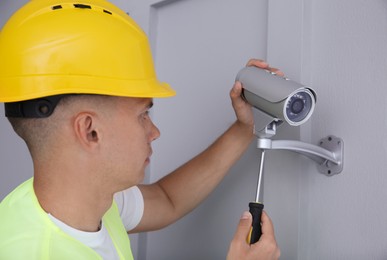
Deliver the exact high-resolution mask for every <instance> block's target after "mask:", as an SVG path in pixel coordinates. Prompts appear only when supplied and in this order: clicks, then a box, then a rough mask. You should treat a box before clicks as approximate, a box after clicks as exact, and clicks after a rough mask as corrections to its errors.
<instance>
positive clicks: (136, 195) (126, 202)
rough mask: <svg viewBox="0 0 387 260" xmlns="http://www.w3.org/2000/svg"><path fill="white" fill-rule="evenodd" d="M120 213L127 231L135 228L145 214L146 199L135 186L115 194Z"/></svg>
mask: <svg viewBox="0 0 387 260" xmlns="http://www.w3.org/2000/svg"><path fill="white" fill-rule="evenodd" d="M114 200H115V202H116V203H117V206H118V211H119V212H120V216H121V219H122V222H123V223H124V226H125V228H126V230H127V231H130V230H132V229H133V228H135V227H136V226H137V225H138V224H139V223H140V220H141V218H142V215H143V213H144V198H143V196H142V193H141V191H140V189H139V188H138V187H137V186H133V187H131V188H129V189H126V190H123V191H120V192H117V193H116V194H114Z"/></svg>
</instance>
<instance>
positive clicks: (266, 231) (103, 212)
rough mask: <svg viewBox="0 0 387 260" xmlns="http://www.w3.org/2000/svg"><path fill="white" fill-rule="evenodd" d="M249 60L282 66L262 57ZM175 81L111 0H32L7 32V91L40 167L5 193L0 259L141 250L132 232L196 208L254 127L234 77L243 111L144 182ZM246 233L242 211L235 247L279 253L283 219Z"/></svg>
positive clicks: (0, 208)
mask: <svg viewBox="0 0 387 260" xmlns="http://www.w3.org/2000/svg"><path fill="white" fill-rule="evenodd" d="M248 66H258V67H261V68H263V69H269V70H273V71H275V69H272V68H270V67H269V66H268V64H266V63H265V62H263V61H259V60H251V61H250V62H249V63H248ZM174 94H175V93H174V91H173V90H172V89H171V88H170V87H169V86H168V85H167V84H165V83H160V82H159V81H158V80H157V79H156V76H155V72H154V68H153V62H152V58H151V52H150V48H149V45H148V41H147V38H146V36H145V34H144V33H143V32H142V30H141V29H140V28H139V27H138V26H137V25H136V23H135V22H134V21H133V20H132V19H131V18H130V17H129V16H127V15H126V14H125V13H124V12H122V11H121V10H119V9H118V8H117V7H115V6H114V5H112V4H110V3H108V2H106V1H104V0H85V1H82V3H78V2H73V1H69V0H62V1H59V0H34V1H30V2H29V3H28V4H26V5H25V6H24V7H23V8H21V9H20V10H19V11H18V12H17V13H16V14H14V15H13V16H12V17H11V19H10V20H9V21H8V23H7V24H6V25H5V26H4V28H3V30H2V32H1V34H0V102H4V103H5V112H6V116H7V117H8V119H9V121H10V123H11V125H12V127H13V128H14V130H15V132H16V133H17V134H18V135H19V136H20V137H21V138H22V139H23V140H24V141H25V142H26V144H27V147H28V149H29V151H30V153H31V157H32V160H33V165H34V178H32V179H30V180H28V181H26V182H25V183H23V184H21V185H20V186H19V187H18V188H16V189H15V190H14V191H13V192H12V193H11V194H9V195H8V196H7V197H6V198H5V199H4V201H3V202H2V203H1V204H0V216H1V221H0V259H100V258H102V259H132V258H133V257H132V253H131V250H130V242H129V239H128V236H127V233H126V232H129V233H131V232H144V231H150V230H156V229H160V228H163V227H165V226H167V225H169V224H171V223H173V222H175V221H176V220H178V219H179V218H181V217H183V216H184V215H186V214H187V213H189V212H190V211H191V210H192V209H194V208H195V207H196V206H197V205H198V204H199V203H200V202H201V201H203V200H204V199H205V198H206V197H207V195H208V194H209V193H210V192H211V191H212V190H213V189H214V188H215V187H216V185H217V184H218V183H219V182H220V181H221V180H222V179H223V177H224V176H225V175H226V174H227V171H228V170H229V169H230V167H231V166H232V165H233V164H234V163H235V162H236V161H237V160H238V159H239V157H240V156H241V155H242V153H243V152H244V151H245V150H246V149H247V147H248V145H249V144H250V142H251V141H252V139H253V138H254V137H253V125H254V122H253V116H252V111H251V107H250V106H249V105H248V104H247V103H245V102H244V101H243V100H242V99H241V97H240V94H241V85H240V83H238V82H237V83H235V85H234V87H233V89H232V90H231V93H230V96H231V100H232V103H233V107H234V109H235V112H236V115H237V120H236V122H235V123H234V124H233V125H232V126H231V127H230V128H229V129H228V130H227V131H226V132H225V133H224V134H223V135H222V136H221V137H219V139H218V140H217V141H216V142H215V143H214V144H212V145H211V146H210V147H209V148H208V149H206V150H205V151H204V152H202V153H201V154H199V155H198V156H196V157H195V158H193V159H192V160H191V161H189V162H187V163H186V164H184V165H183V166H181V167H180V168H178V169H176V170H175V171H174V172H172V173H170V174H169V175H167V176H165V177H164V178H162V179H161V180H159V181H157V182H156V183H153V184H150V185H140V182H141V181H142V180H143V178H144V170H145V167H146V166H147V165H148V164H149V162H150V157H151V154H152V148H151V143H152V141H154V140H155V139H157V138H158V137H159V135H160V132H159V130H158V129H157V127H156V126H155V125H154V124H153V122H152V120H151V119H150V117H149V109H150V108H151V107H152V105H153V98H158V97H169V96H172V95H174ZM262 225H263V226H262V230H263V235H262V237H261V240H260V241H258V242H257V243H256V244H254V245H252V246H250V245H249V244H248V243H247V242H246V237H247V235H248V232H249V229H250V226H251V215H250V214H249V213H244V214H243V216H242V218H241V221H240V224H239V225H238V229H237V232H236V234H235V237H234V239H233V241H232V242H231V245H230V250H229V253H228V259H257V258H258V259H276V258H278V257H279V249H278V247H277V245H276V242H275V238H274V231H273V226H272V224H271V221H270V219H269V218H268V216H267V215H266V214H263V217H262Z"/></svg>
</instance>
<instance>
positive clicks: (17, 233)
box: [0, 178, 133, 260]
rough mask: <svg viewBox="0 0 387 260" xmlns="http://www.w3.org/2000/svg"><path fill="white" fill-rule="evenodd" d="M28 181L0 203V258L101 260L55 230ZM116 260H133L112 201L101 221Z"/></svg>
mask: <svg viewBox="0 0 387 260" xmlns="http://www.w3.org/2000/svg"><path fill="white" fill-rule="evenodd" d="M32 183H33V179H32V178H31V179H29V180H27V181H26V182H24V183H23V184H21V185H20V186H19V187H17V188H16V189H15V190H14V191H13V192H11V193H10V194H9V195H8V196H7V197H6V198H5V199H4V200H3V201H2V202H1V203H0V259H2V260H8V259H9V260H19V259H20V260H22V259H23V260H24V259H29V260H35V259H36V260H48V259H50V260H56V259H66V260H67V259H71V260H72V259H93V260H94V259H102V258H101V256H100V255H99V254H97V253H96V252H95V251H94V250H92V249H91V248H90V247H88V246H86V245H84V244H82V243H81V242H79V241H78V240H76V239H75V238H73V237H71V236H69V235H68V234H66V233H65V232H63V231H62V230H61V229H60V228H59V227H57V226H56V225H55V224H54V223H53V222H52V221H51V219H50V218H49V216H48V215H47V213H46V212H45V211H44V210H43V209H42V208H41V207H40V204H39V202H38V200H37V198H36V196H35V192H34V189H33V185H32ZM102 222H103V224H104V226H105V227H106V229H107V231H108V233H109V235H110V237H111V239H112V241H113V244H114V246H115V248H116V250H117V253H118V255H119V257H120V259H125V260H133V255H132V251H131V249H130V241H129V237H128V234H127V233H126V230H125V227H124V225H123V223H122V221H121V218H120V215H119V212H118V208H117V205H116V203H115V202H113V204H112V206H111V208H110V209H109V210H108V211H107V212H106V214H105V215H104V217H103V218H102Z"/></svg>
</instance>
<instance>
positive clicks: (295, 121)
mask: <svg viewBox="0 0 387 260" xmlns="http://www.w3.org/2000/svg"><path fill="white" fill-rule="evenodd" d="M236 80H237V81H240V82H241V83H242V88H243V90H242V97H243V98H244V99H245V100H246V101H247V102H248V103H249V104H250V105H252V106H254V107H255V108H257V109H258V110H260V111H262V112H264V113H265V114H267V115H269V116H270V117H272V118H273V121H286V122H287V123H289V124H290V125H293V126H298V125H301V124H303V123H305V122H306V121H307V120H308V119H309V117H310V116H311V115H312V113H313V110H314V107H315V103H316V94H315V92H314V91H313V90H312V89H310V88H307V87H305V86H303V85H301V84H300V83H298V82H295V81H292V80H289V79H288V78H285V77H281V76H278V75H276V74H275V73H273V72H270V71H267V70H264V69H259V68H257V67H245V68H243V69H242V70H240V71H239V73H238V74H237V76H236Z"/></svg>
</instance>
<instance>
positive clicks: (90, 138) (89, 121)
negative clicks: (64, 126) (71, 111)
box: [73, 113, 100, 148]
mask: <svg viewBox="0 0 387 260" xmlns="http://www.w3.org/2000/svg"><path fill="white" fill-rule="evenodd" d="M73 129H74V132H75V135H76V137H77V139H78V140H79V142H80V143H81V144H82V145H83V146H85V147H88V148H93V147H95V146H96V145H98V144H99V141H100V133H99V129H98V128H97V118H96V116H95V115H94V114H92V113H80V114H78V115H77V116H76V117H75V120H74V125H73Z"/></svg>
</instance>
